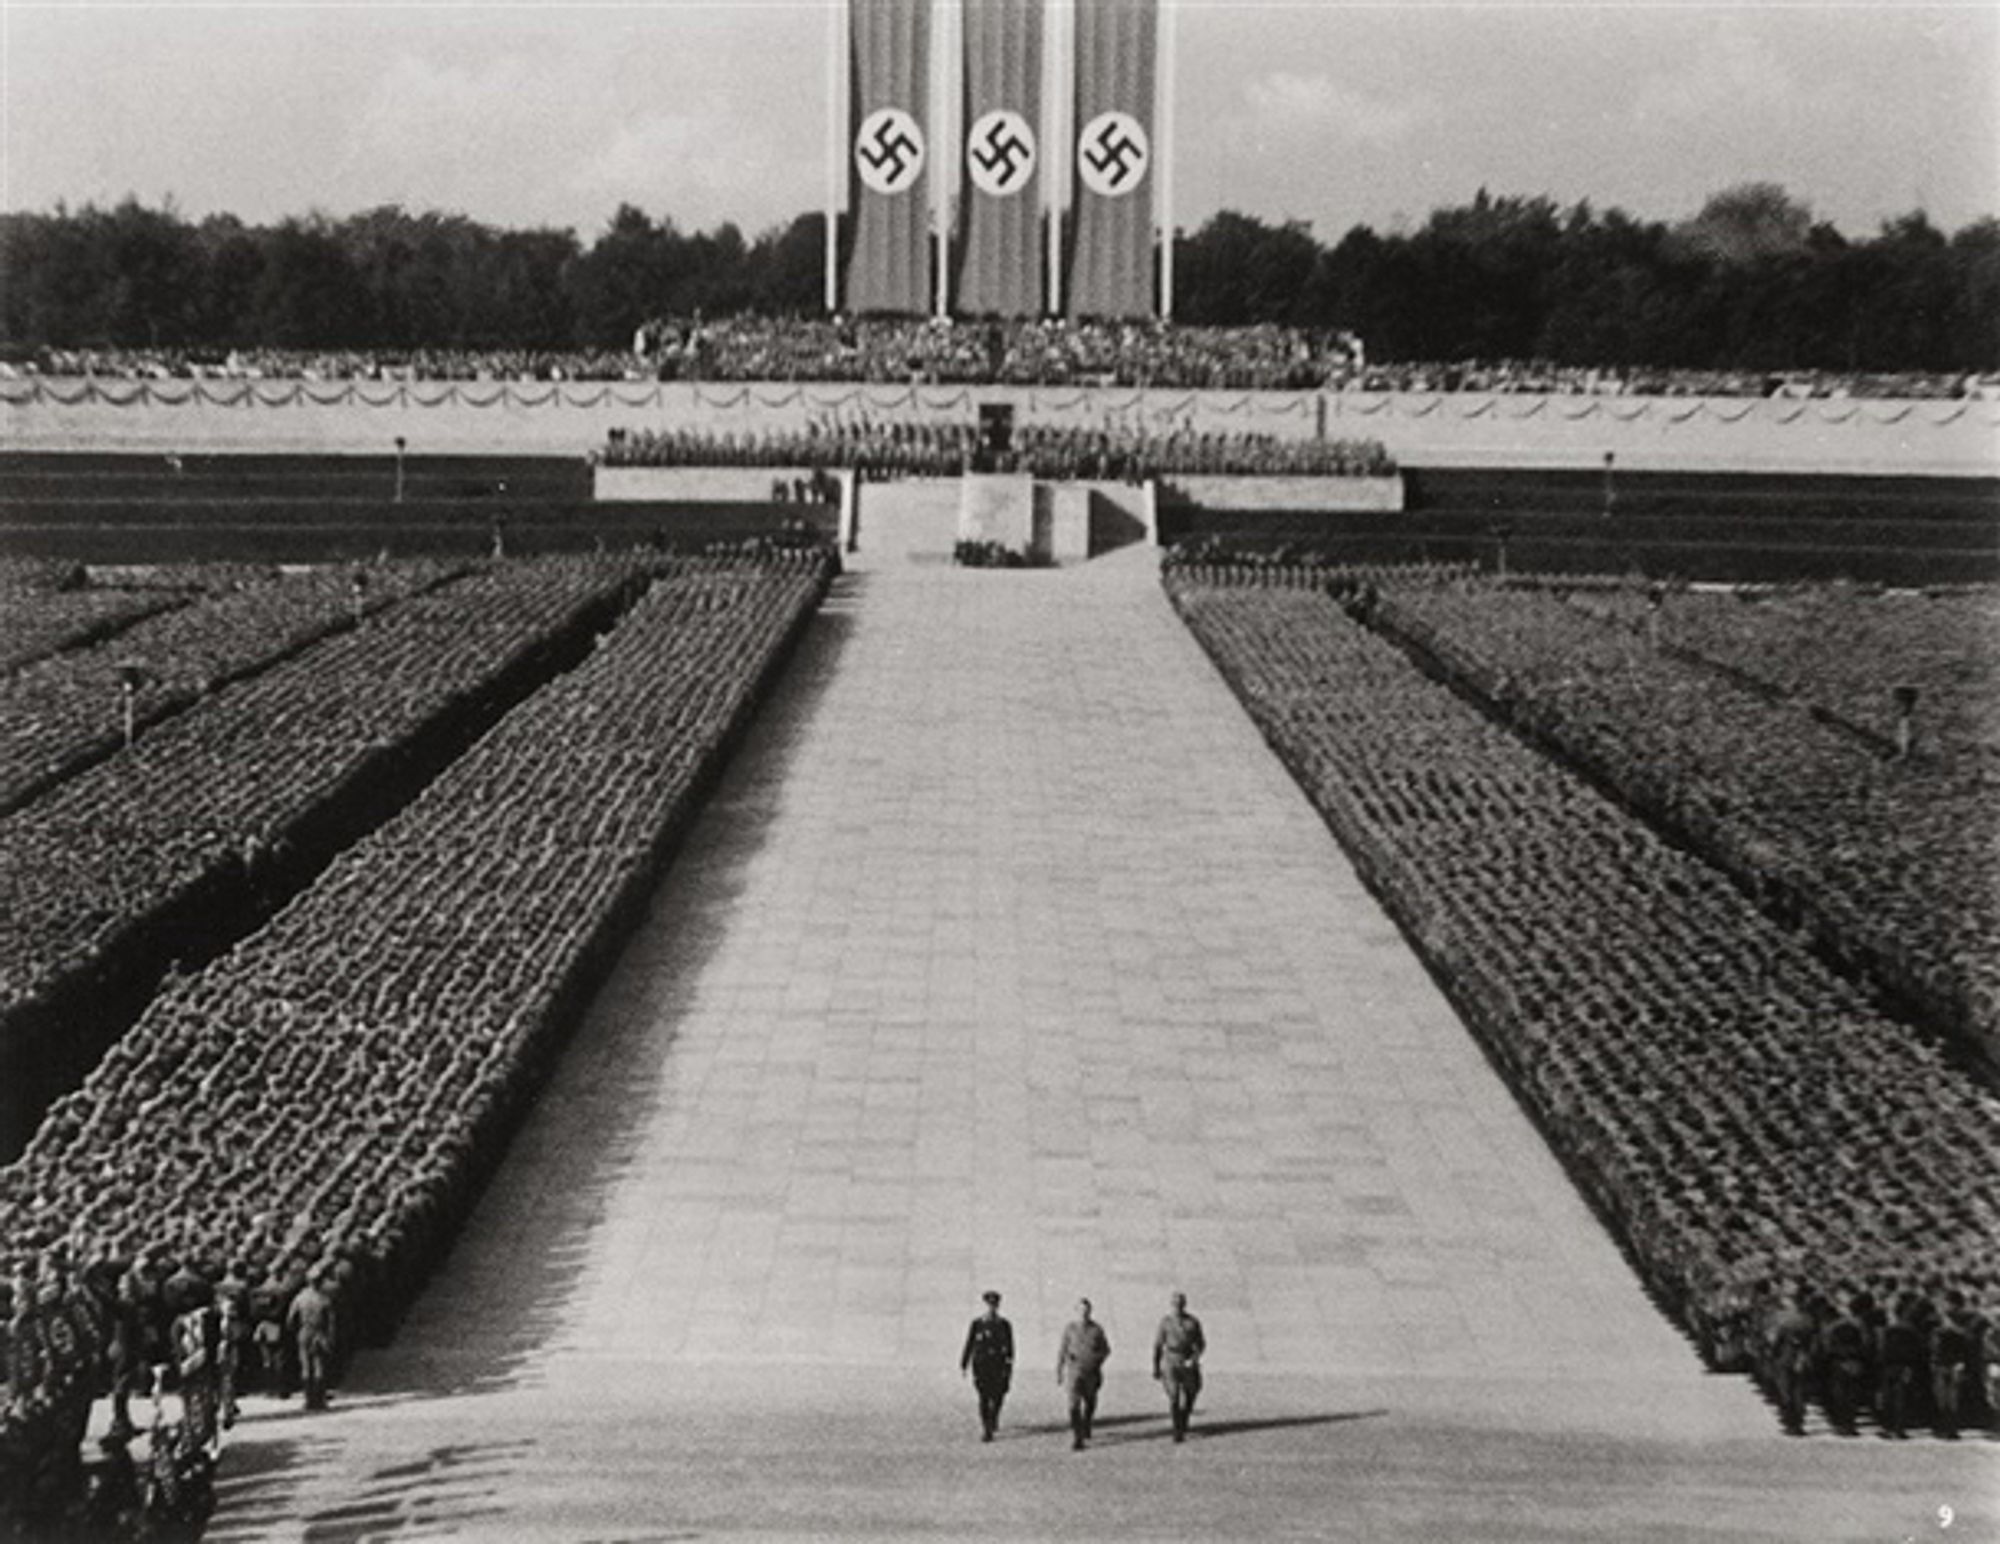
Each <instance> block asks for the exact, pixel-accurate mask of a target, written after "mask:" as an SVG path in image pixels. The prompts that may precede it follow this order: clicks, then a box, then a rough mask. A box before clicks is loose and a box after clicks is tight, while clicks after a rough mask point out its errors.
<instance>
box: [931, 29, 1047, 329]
mask: <svg viewBox="0 0 2000 1544" xmlns="http://www.w3.org/2000/svg"><path fill="white" fill-rule="evenodd" d="M1042 11H1043V4H1042V0H963V8H962V11H961V14H962V16H963V17H964V22H963V32H964V37H965V54H964V66H965V68H964V74H963V76H962V82H963V85H962V89H963V92H964V101H965V111H964V114H963V115H962V119H961V121H962V122H963V123H964V125H965V165H964V177H963V181H962V183H961V186H962V187H963V189H964V192H963V195H962V196H961V198H960V200H959V231H958V265H957V267H958V272H957V275H956V282H955V284H954V290H955V302H956V303H955V305H954V307H953V309H954V310H956V311H958V312H959V313H961V314H963V315H972V316H1038V315H1040V314H1041V310H1042V252H1041V203H1042V198H1041V191H1042V183H1043V178H1042V176H1041V175H1040V173H1041V154H1042V145H1041V134H1042Z"/></svg>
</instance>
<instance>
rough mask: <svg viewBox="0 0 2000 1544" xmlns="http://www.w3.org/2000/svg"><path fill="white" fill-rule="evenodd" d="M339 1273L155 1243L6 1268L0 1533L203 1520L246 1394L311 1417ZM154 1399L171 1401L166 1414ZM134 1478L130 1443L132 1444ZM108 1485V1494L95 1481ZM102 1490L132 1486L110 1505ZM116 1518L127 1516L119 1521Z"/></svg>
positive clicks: (55, 1255) (47, 1257) (1, 1291)
mask: <svg viewBox="0 0 2000 1544" xmlns="http://www.w3.org/2000/svg"><path fill="white" fill-rule="evenodd" d="M341 1277H342V1273H341V1270H340V1267H339V1265H338V1263H330V1264H325V1265H313V1264H309V1263H308V1262H307V1261H306V1260H304V1259H303V1258H302V1257H294V1258H291V1259H287V1260H286V1261H284V1262H283V1263H282V1264H279V1265H277V1266H276V1267H274V1268H273V1269H271V1270H268V1271H256V1270H252V1269H251V1268H249V1267H248V1266H246V1265H245V1264H244V1263H243V1262H242V1261H230V1262H223V1263H217V1262H216V1261H213V1260H211V1259H208V1258H206V1257H201V1256H189V1257H187V1258H178V1257H176V1256H175V1255H174V1254H173V1253H172V1252H171V1251H170V1250H168V1249H166V1248H165V1247H163V1246H156V1247H152V1248H149V1249H147V1250H145V1251H144V1252H142V1253H141V1254H139V1255H138V1256H136V1257H135V1258H133V1259H130V1260H114V1259H109V1258H96V1259H93V1260H91V1261H90V1262H89V1263H88V1264H87V1265H85V1266H83V1267H82V1268H81V1269H77V1268H74V1267H73V1265H72V1263H71V1261H70V1259H69V1257H68V1256H67V1255H66V1254H65V1253H64V1252H63V1251H61V1250H52V1251H49V1252H47V1253H43V1254H41V1255H38V1256H34V1257H28V1258H22V1259H17V1260H15V1261H14V1262H13V1268H12V1271H11V1273H10V1275H9V1277H8V1279H7V1280H5V1281H4V1282H0V1381H4V1383H5V1385H6V1390H7V1394H8V1397H7V1399H6V1400H5V1401H4V1402H0V1531H6V1530H8V1529H15V1530H18V1529H21V1528H27V1529H28V1530H30V1536H33V1534H34V1531H35V1530H37V1529H46V1528H49V1527H52V1526H55V1525H57V1524H58V1523H60V1522H71V1523H74V1522H78V1521H79V1520H90V1521H96V1522H106V1521H109V1520H112V1519H111V1518H109V1517H107V1515H106V1513H107V1510H108V1511H109V1512H112V1513H130V1514H132V1515H139V1514H143V1515H144V1516H146V1517H147V1518H149V1519H151V1520H154V1521H161V1520H171V1521H180V1522H187V1521H194V1522H199V1520H200V1518H201V1517H203V1516H205V1515H206V1512H207V1509H208V1505H209V1501H210V1498H211V1491H210V1486H211V1482H212V1479H213V1475H214V1472H215V1466H216V1462H217V1460H218V1459H219V1458H220V1456H221V1451H222V1442H223V1433H224V1432H226V1431H227V1430H228V1429H229V1428H230V1427H232V1426H233V1425H235V1423H236V1420H237V1416H238V1414H239V1411H240V1403H239V1402H240V1397H241V1396H242V1395H243V1394H246V1393H261V1394H268V1395H271V1396H273V1397H275V1398H279V1399H289V1398H291V1397H293V1395H294V1394H297V1393H300V1392H303V1395H304V1403H305V1407H306V1408H307V1409H309V1410H318V1409H324V1408H325V1407H326V1405H327V1400H328V1391H329V1388H330V1386H331V1384H332V1381H333V1377H334V1373H335V1368H336V1360H337V1358H338V1357H339V1356H340V1355H341V1353H342V1349H343V1337H342V1336H341V1334H340V1332H339V1328H338V1321H339V1312H338V1308H337V1306H336V1294H337V1293H338V1292H339V1291H340V1290H341ZM166 1396H173V1397H174V1398H175V1399H176V1400H177V1402H178V1414H177V1418H175V1417H173V1416H170V1414H169V1410H170V1408H171V1407H170V1405H169V1403H168V1401H167V1398H166ZM106 1398H108V1399H109V1402H110V1421H109V1424H108V1427H107V1429H106V1431H105V1434H104V1437H103V1440H102V1443H101V1444H100V1447H101V1450H102V1452H103V1453H104V1454H105V1455H107V1457H106V1459H105V1461H104V1462H102V1463H100V1464H99V1465H98V1466H96V1470H95V1474H94V1476H86V1474H85V1468H86V1465H85V1458H84V1453H85V1451H86V1450H85V1439H86V1437H87V1435H88V1432H89V1428H90V1419H91V1412H92V1409H93V1407H94V1406H95V1405H96V1404H97V1402H98V1401H99V1400H101V1399H106ZM138 1402H143V1403H144V1406H145V1407H146V1408H145V1409H143V1410H141V1411H140V1412H139V1413H140V1414H143V1415H145V1416H146V1425H145V1428H144V1432H145V1434H146V1435H147V1436H148V1439H149V1443H148V1445H149V1449H150V1451H149V1453H148V1460H147V1466H146V1470H145V1472H144V1474H143V1476H142V1475H141V1474H140V1473H139V1472H138V1471H137V1470H136V1469H135V1468H134V1466H133V1464H132V1462H131V1459H130V1456H129V1454H128V1452H127V1448H128V1446H129V1445H130V1444H131V1443H132V1442H133V1441H134V1439H135V1438H137V1437H138V1436H140V1435H141V1432H142V1428H141V1426H140V1425H139V1424H138V1423H137V1421H135V1418H134V1417H135V1403H138ZM107 1475H117V1476H120V1477H121V1479H120V1481H119V1483H118V1484H117V1485H116V1486H115V1487H112V1486H107V1483H106V1481H105V1478H104V1477H105V1476H107ZM107 1488H114V1489H117V1490H120V1491H129V1492H130V1494H129V1495H121V1496H118V1497H116V1498H115V1499H114V1500H112V1501H111V1502H110V1503H109V1505H108V1507H107V1504H106V1501H105V1497H104V1495H103V1492H105V1491H106V1490H107ZM126 1521H127V1522H130V1521H131V1518H130V1517H129V1516H128V1517H127V1518H126Z"/></svg>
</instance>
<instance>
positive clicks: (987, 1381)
mask: <svg viewBox="0 0 2000 1544" xmlns="http://www.w3.org/2000/svg"><path fill="white" fill-rule="evenodd" d="M981 1295H982V1296H983V1297H984V1298H985V1301H986V1312H984V1313H982V1314H981V1315H980V1316H979V1317H978V1318H976V1319H974V1320H973V1321H972V1324H971V1326H970V1327H969V1328H968V1329H967V1330H966V1332H965V1348H964V1349H963V1350H962V1351H960V1352H959V1353H958V1371H959V1374H960V1376H961V1377H962V1376H965V1375H966V1374H968V1373H969V1374H970V1375H971V1377H972V1386H973V1387H974V1388H975V1389H977V1390H978V1391H979V1432H980V1436H979V1440H980V1441H981V1442H991V1441H992V1440H993V1433H994V1431H995V1430H996V1429H998V1427H999V1425H1000V1407H1001V1405H1003V1404H1005V1403H1006V1401H1007V1386H1008V1385H1009V1384H1010V1383H1012V1382H1013V1381H1014V1326H1013V1325H1011V1324H1009V1323H1008V1322H1007V1321H1006V1320H1005V1319H1003V1318H1001V1317H1000V1294H999V1293H998V1292H986V1293H983V1294H981Z"/></svg>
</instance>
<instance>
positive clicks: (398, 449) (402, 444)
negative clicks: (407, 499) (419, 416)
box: [396, 434, 409, 504]
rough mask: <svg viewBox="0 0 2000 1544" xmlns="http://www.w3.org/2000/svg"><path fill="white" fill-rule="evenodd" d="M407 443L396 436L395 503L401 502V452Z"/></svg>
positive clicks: (399, 436) (400, 436)
mask: <svg viewBox="0 0 2000 1544" xmlns="http://www.w3.org/2000/svg"><path fill="white" fill-rule="evenodd" d="M408 444H409V442H408V441H407V440H405V439H404V438H403V436H402V435H400V434H399V435H397V436H396V502H397V503H398V504H400V503H402V502H403V451H404V450H405V449H406V448H407V447H408Z"/></svg>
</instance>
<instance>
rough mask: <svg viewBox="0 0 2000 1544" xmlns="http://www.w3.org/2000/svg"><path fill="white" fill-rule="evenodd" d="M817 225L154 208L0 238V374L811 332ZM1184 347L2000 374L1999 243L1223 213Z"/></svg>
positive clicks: (1562, 218)
mask: <svg viewBox="0 0 2000 1544" xmlns="http://www.w3.org/2000/svg"><path fill="white" fill-rule="evenodd" d="M823 230H824V227H823V224H822V217H821V216H820V215H818V214H807V215H801V216H800V217H798V218H797V219H795V220H793V221H792V222H791V223H790V224H789V225H786V226H783V227H779V228H776V229H773V230H771V231H768V232H766V233H764V234H762V235H760V236H757V237H756V238H754V239H746V238H745V237H744V235H743V233H742V232H741V231H740V230H738V229H737V227H736V226H734V225H730V224H724V225H722V226H720V227H718V228H717V229H715V230H713V231H700V232H687V231H682V230H680V229H679V228H677V227H676V226H675V224H674V222H673V221H672V220H671V219H658V220H656V219H654V218H653V217H652V216H649V215H648V214H646V213H645V212H644V211H642V210H640V209H637V208H635V207H633V206H631V205H629V204H628V205H624V206H622V207H621V208H619V210H618V211H617V213H616V214H615V215H614V216H613V217H612V219H611V220H610V222H609V223H608V224H607V225H606V227H605V228H604V230H603V231H602V232H600V233H599V234H598V235H597V237H596V238H595V240H593V241H592V242H591V243H590V244H589V245H588V246H585V245H584V244H583V243H582V242H581V241H580V240H579V238H578V237H577V236H576V234H575V233H574V232H572V231H567V230H547V229H544V230H501V229H496V228H494V227H492V226H488V225H483V224H481V223H479V222H477V221H475V220H471V219H468V218H466V217H464V216H462V215H453V214H442V213H434V212H426V213H411V212H409V211H406V210H404V209H401V208H399V207H395V206H388V207H384V208H380V209H373V210H369V211H367V212H365V213H361V214H356V215H352V216H349V217H347V218H344V219H334V218H330V217H327V216H324V215H310V216H305V217H301V218H294V219H288V220H285V221H282V222H281V223H278V224H275V225H268V226H252V225H246V224H244V223H243V222H242V221H240V220H237V219H235V218H233V217H231V216H228V215H214V216H210V217H208V218H206V219H202V220H199V221H193V220H189V219H186V218H184V217H182V216H181V215H180V214H179V213H178V212H177V211H176V210H175V209H174V208H173V207H172V206H171V205H169V206H167V207H164V208H149V207H146V206H144V205H142V204H140V203H138V202H137V201H136V200H127V201H126V202H124V203H122V204H120V205H118V206H117V207H116V208H112V209H100V208H97V207H86V208H83V209H81V210H70V209H65V208H58V209H56V210H55V211H53V212H51V213H15V214H8V215H4V216H0V349H4V350H5V351H6V352H9V353H13V354H21V353H24V352H30V351H32V350H34V349H37V348H43V347H57V348H74V347H92V346H97V347H128V348H158V349H176V350H186V351H220V350H227V349H230V348H238V347H276V348H369V349H385V350H391V349H418V348H454V349H533V350H559V349H572V348H618V347H623V346H625V345H626V344H627V343H628V342H629V340H630V339H631V337H632V334H633V330H634V328H635V327H636V326H637V325H638V324H639V323H641V322H643V321H645V320H646V319H648V318H650V317H656V316H661V315H680V316H685V315H692V314H694V313H696V312H700V313H702V314H705V315H709V316H715V315H722V314H728V313H734V312H742V311H756V312H762V313H766V314H787V313H806V314H810V313H813V312H815V311H817V310H818V309H819V306H820V301H821V294H822V282H823V281H822V270H821V251H822V246H821V243H822V239H823ZM1175 262H1176V284H1175V314H1176V315H1177V316H1178V317H1179V318H1181V319H1183V320H1186V321H1190V322H1209V323H1229V324H1235V323H1249V322H1281V323H1287V324H1290V325H1294V326H1300V327H1307V328H1341V329H1345V330H1349V331H1352V332H1354V333H1356V334H1357V335H1359V336H1360V337H1361V338H1362V339H1364V340H1365V342H1366V344H1367V347H1368V351H1369V356H1370V357H1371V358H1373V359H1377V360H1410V359H1467V358H1481V359H1499V358H1539V359H1546V360H1552V361H1555V362H1558V363H1566V364H1578V365H1611V366H1627V367H1629V366H1677V367H1686V368H1752V369H1825V370H1848V371H1853V370H1868V371H1878V370H1879V371H1892V370H1929V371H1957V370H1979V371H1990V370H1994V369H1996V368H2000V220H1995V219H1991V218H1988V219H1983V220H1980V221H1977V222H1975V223H1973V224H1971V225H1967V226H1966V227H1964V228H1963V229H1961V230H1959V231H1957V232H1955V233H1947V232H1944V231H1942V230H1939V229H1938V228H1937V227H1936V226H1934V225H1933V224H1932V223H1931V222H1930V220H1929V219H1928V218H1927V217H1926V216H1925V215H1924V214H1922V213H1921V212H1916V213H1911V214H1908V215H1904V216H1902V217H1900V218H1898V219H1895V220H1891V221H1889V222H1887V223H1886V224H1884V225H1883V227H1882V228H1881V229H1880V230H1879V231H1878V232H1876V233H1875V234H1873V235H1872V236H1868V237H1865V238H1861V239H1855V238H1851V237H1848V236H1846V235H1843V234H1842V233H1841V232H1840V231H1838V230H1836V229H1835V228H1834V227H1833V226H1831V225H1829V224H1825V223H1823V222H1817V221H1815V220H1814V219H1813V217H1812V213H1811V211H1810V209H1809V208H1808V207H1807V206H1806V205H1804V204H1802V203H1800V202H1799V201H1798V200H1796V199H1795V198H1793V197H1792V196H1791V195H1789V194H1788V193H1787V192H1786V191H1785V190H1784V189H1783V188H1781V187H1778V186H1776V185H1774V184H1770V183H1746V184H1743V185H1741V186H1738V187H1734V188H1730V189H1726V190H1724V191H1722V192H1719V193H1717V194H1715V195H1714V196H1713V197H1711V198H1710V199H1709V200H1708V201H1707V203H1706V204H1705V205H1704V206H1703V208H1702V209H1701V211H1700V212H1699V213H1698V214H1696V215H1695V216H1693V217H1692V218H1691V219H1688V220H1685V221H1681V222H1678V223H1665V222H1658V221H1647V220H1641V219H1637V218H1635V217H1633V216H1631V215H1629V214H1626V213H1625V212H1624V211H1622V210H1619V209H1606V210H1598V209H1595V208H1593V207H1592V206H1591V205H1590V204H1588V203H1579V204H1576V205H1574V206H1572V207H1568V208H1564V207H1561V206H1559V205H1557V204H1556V203H1555V202H1553V201H1552V200H1550V199H1547V198H1534V197H1513V196H1504V197H1496V196H1492V195H1490V194H1488V193H1487V192H1486V191H1485V190H1483V189H1482V190H1481V191H1480V192H1479V193H1478V194H1477V196H1475V197H1474V198H1473V199H1472V200H1471V201H1470V202H1469V203H1466V204H1463V205H1460V206H1457V207H1454V208H1448V209H1439V210H1437V211H1435V212H1434V213H1433V214H1431V215H1430V217H1429V218H1428V219H1427V220H1425V221H1424V222H1423V223H1422V224H1421V225H1420V226H1417V227H1415V228H1414V229H1411V230H1408V231H1397V232H1383V231H1377V230H1373V229H1371V228H1369V227H1368V226H1365V225H1357V226H1355V227H1354V228H1352V229H1351V230H1349V231H1348V232H1347V233H1346V234H1345V235H1343V236H1342V237H1341V238H1340V239H1339V240H1338V241H1336V242H1334V243H1333V244H1332V245H1331V246H1329V245H1326V244H1324V243H1323V242H1321V241H1320V240H1318V239H1317V238H1316V237H1315V236H1314V234H1313V232H1312V230H1311V228H1310V227H1309V226H1307V225H1305V224H1303V223H1300V222H1296V221H1293V222H1285V223H1280V224H1272V223H1269V222H1266V221H1264V220H1260V219H1258V218H1256V217H1254V216H1251V215H1246V214H1239V213H1234V212H1230V211H1224V212H1222V213H1220V214H1217V215H1215V216H1214V217H1213V218H1212V219H1210V220H1209V221H1208V222H1207V223H1206V224H1204V225H1202V226H1201V227H1200V228H1199V229H1197V230H1193V231H1184V232H1182V233H1180V235H1179V237H1178V241H1177V245H1176V248H1175Z"/></svg>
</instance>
